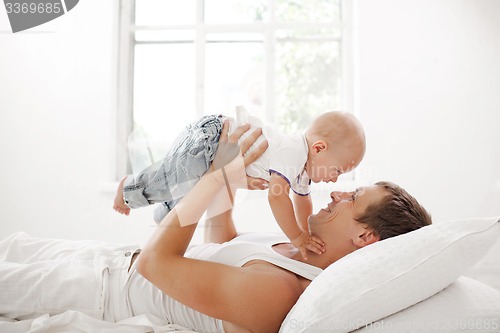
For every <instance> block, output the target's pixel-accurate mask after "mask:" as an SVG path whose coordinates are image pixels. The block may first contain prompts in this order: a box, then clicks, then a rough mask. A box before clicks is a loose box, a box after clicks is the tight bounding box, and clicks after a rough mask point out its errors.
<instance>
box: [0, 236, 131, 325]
mask: <svg viewBox="0 0 500 333" xmlns="http://www.w3.org/2000/svg"><path fill="white" fill-rule="evenodd" d="M136 249H137V247H134V246H128V247H123V246H116V245H109V244H103V243H100V242H93V241H69V240H51V239H37V238H31V237H30V236H28V235H26V234H24V233H16V234H13V235H11V236H9V237H7V238H6V239H3V240H1V241H0V315H1V316H5V317H8V318H12V319H20V320H22V319H29V318H35V317H38V316H39V315H41V314H46V313H47V314H50V315H54V314H58V313H62V312H64V311H66V310H77V311H80V312H83V313H85V314H87V315H90V316H92V317H95V318H98V319H105V320H111V321H114V320H119V318H115V316H114V312H115V310H116V311H122V310H123V309H113V304H109V299H110V290H109V289H110V283H111V284H112V286H111V293H113V292H120V291H119V290H116V289H117V288H115V287H119V286H120V285H121V282H123V281H122V277H123V276H124V273H125V277H126V271H127V269H128V267H129V265H130V259H131V257H132V254H133V253H134V251H135V250H136ZM113 289H115V290H116V291H113ZM118 289H119V288H118ZM113 298H114V297H113ZM120 306H121V307H123V306H122V305H120Z"/></svg>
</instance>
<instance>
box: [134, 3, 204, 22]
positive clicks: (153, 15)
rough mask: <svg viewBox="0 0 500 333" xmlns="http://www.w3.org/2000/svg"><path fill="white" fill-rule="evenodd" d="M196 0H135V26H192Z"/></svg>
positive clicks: (194, 18) (194, 17)
mask: <svg viewBox="0 0 500 333" xmlns="http://www.w3.org/2000/svg"><path fill="white" fill-rule="evenodd" d="M195 20H196V0H182V1H169V0H136V2H135V24H136V25H169V24H193V23H195Z"/></svg>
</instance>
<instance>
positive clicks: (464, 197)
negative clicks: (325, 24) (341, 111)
mask: <svg viewBox="0 0 500 333" xmlns="http://www.w3.org/2000/svg"><path fill="white" fill-rule="evenodd" d="M358 5H359V6H358V15H357V21H358V32H357V35H358V39H359V40H358V46H359V50H358V51H359V52H358V53H359V55H358V57H359V68H358V71H359V74H358V79H359V113H360V116H361V118H362V121H363V123H364V125H365V127H366V133H367V141H368V149H367V154H366V158H365V160H364V162H363V163H362V166H361V169H360V173H361V176H362V177H363V178H364V179H366V180H372V181H375V180H378V179H387V180H392V181H394V182H396V183H399V184H400V185H402V186H404V187H405V188H407V189H408V190H409V191H410V193H412V194H414V195H415V197H417V198H418V199H419V200H420V201H421V202H422V203H423V204H424V205H425V206H426V207H427V208H428V210H429V211H430V212H431V214H432V215H433V217H434V220H435V221H436V222H439V221H442V220H449V219H457V218H466V217H477V216H500V62H499V59H500V38H499V36H500V20H499V19H498V18H499V17H500V1H496V0H418V1H417V0H376V1H373V0H359V2H358ZM495 254H496V256H495ZM498 254H500V242H499V243H497V245H496V247H495V249H494V250H493V252H492V253H491V255H490V256H488V257H487V258H485V259H484V260H483V261H482V262H481V263H480V264H479V265H478V266H477V267H476V268H475V270H474V271H473V272H471V275H472V276H475V275H477V274H480V273H481V274H484V275H486V277H485V280H486V282H489V283H491V284H493V285H494V286H496V287H497V288H499V289H500V264H499V263H498V260H497V259H496V257H498Z"/></svg>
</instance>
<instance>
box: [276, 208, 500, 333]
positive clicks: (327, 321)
mask: <svg viewBox="0 0 500 333" xmlns="http://www.w3.org/2000/svg"><path fill="white" fill-rule="evenodd" d="M499 236H500V226H499V219H498V217H495V218H478V219H464V220H458V221H449V222H442V223H435V224H433V225H430V226H426V227H423V228H420V229H418V230H416V231H413V232H410V233H407V234H404V235H400V236H397V237H392V238H389V239H386V240H383V241H380V242H377V243H374V244H372V245H369V246H366V247H364V248H362V249H360V250H357V251H355V252H353V253H351V254H349V255H347V256H345V257H344V258H342V259H340V260H338V261H337V262H335V263H334V264H332V265H330V266H329V267H328V268H327V269H325V270H324V271H323V272H322V273H321V274H320V275H319V276H318V277H317V278H316V279H314V281H313V282H311V284H310V286H309V287H308V288H307V289H306V290H305V291H304V293H303V294H302V296H301V297H300V298H299V300H298V301H297V303H296V304H295V306H294V307H293V308H292V310H290V312H289V313H288V315H287V317H286V318H285V320H284V321H283V323H282V325H281V329H280V332H282V333H289V332H350V331H354V330H356V329H358V328H360V327H364V326H366V325H367V324H369V323H371V322H374V321H376V320H379V319H381V318H384V317H387V316H389V315H391V314H393V313H396V312H398V311H401V310H403V309H405V308H407V307H409V306H411V305H413V304H416V303H418V302H420V301H422V300H424V299H426V298H428V297H430V296H432V295H434V294H436V293H437V292H439V291H441V290H442V289H444V288H446V287H447V286H448V285H450V284H451V283H452V282H453V281H455V280H456V279H457V278H458V277H459V276H461V275H462V273H463V272H464V271H465V270H466V269H467V268H469V267H470V266H472V265H473V264H474V263H475V262H476V261H478V260H479V259H480V258H481V257H483V256H484V255H485V254H486V252H487V251H488V249H489V248H490V247H491V246H492V245H493V244H494V243H495V241H496V240H497V239H498V238H499Z"/></svg>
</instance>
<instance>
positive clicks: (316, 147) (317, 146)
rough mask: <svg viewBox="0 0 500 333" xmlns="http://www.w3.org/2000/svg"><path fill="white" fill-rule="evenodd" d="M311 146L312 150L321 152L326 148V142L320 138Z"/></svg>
mask: <svg viewBox="0 0 500 333" xmlns="http://www.w3.org/2000/svg"><path fill="white" fill-rule="evenodd" d="M312 148H313V150H314V152H315V153H316V154H317V153H319V152H322V151H323V150H326V149H327V148H328V145H327V144H326V142H325V141H322V140H320V141H316V142H315V143H313V144H312Z"/></svg>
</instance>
